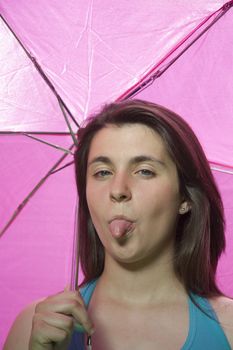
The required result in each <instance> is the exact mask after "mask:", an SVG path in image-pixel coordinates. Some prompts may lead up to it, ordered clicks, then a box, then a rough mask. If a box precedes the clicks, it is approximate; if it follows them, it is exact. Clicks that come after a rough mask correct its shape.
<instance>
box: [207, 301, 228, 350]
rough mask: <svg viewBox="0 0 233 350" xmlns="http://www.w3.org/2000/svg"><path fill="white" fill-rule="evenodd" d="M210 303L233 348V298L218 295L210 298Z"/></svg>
mask: <svg viewBox="0 0 233 350" xmlns="http://www.w3.org/2000/svg"><path fill="white" fill-rule="evenodd" d="M210 303H211V305H212V306H213V308H214V311H215V312H216V315H217V316H218V319H219V321H220V323H221V326H222V328H223V330H224V332H225V334H226V336H227V338H228V341H229V343H230V345H231V347H232V348H233V299H231V298H228V297H225V296H220V297H216V298H211V299H210Z"/></svg>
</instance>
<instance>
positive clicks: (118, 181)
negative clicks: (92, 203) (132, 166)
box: [110, 174, 132, 203]
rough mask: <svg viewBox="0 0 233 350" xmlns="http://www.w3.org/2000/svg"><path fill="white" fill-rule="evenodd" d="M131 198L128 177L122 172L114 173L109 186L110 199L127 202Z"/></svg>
mask: <svg viewBox="0 0 233 350" xmlns="http://www.w3.org/2000/svg"><path fill="white" fill-rule="evenodd" d="M131 198H132V193H131V189H130V184H129V179H128V178H127V176H125V175H123V174H118V175H115V176H114V178H113V179H112V183H111V188H110V199H111V200H112V201H113V202H118V203H121V202H127V201H129V200H130V199H131Z"/></svg>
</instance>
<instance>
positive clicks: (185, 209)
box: [179, 201, 191, 215]
mask: <svg viewBox="0 0 233 350" xmlns="http://www.w3.org/2000/svg"><path fill="white" fill-rule="evenodd" d="M190 210H191V204H190V203H189V202H188V201H183V202H182V203H181V205H180V208H179V214H181V215H183V214H186V213H187V212H189V211H190Z"/></svg>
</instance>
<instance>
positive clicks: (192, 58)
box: [0, 0, 233, 348]
mask: <svg viewBox="0 0 233 350" xmlns="http://www.w3.org/2000/svg"><path fill="white" fill-rule="evenodd" d="M224 3H225V1H210V0H196V1H192V2H189V1H185V0H182V1H179V2H176V3H175V2H173V1H170V0H165V1H162V2H161V1H151V0H150V1H149V0H144V1H142V0H140V1H138V0H137V1H136V0H135V1H134V0H132V1H123V0H121V1H117V2H116V1H112V0H110V1H106V0H104V1H103V0H101V1H100V0H95V1H94V0H92V1H91V0H90V1H81V0H79V1H77V0H76V1H72V0H69V1H66V2H65V3H64V2H61V1H58V0H51V1H49V2H48V1H45V0H37V1H34V0H33V1H30V2H29V1H26V0H19V1H10V0H0V12H1V15H2V16H3V17H4V19H5V20H6V21H7V23H8V24H9V25H10V26H11V28H12V29H13V30H14V32H15V33H16V35H17V36H18V37H19V39H20V40H21V41H22V43H23V45H24V46H25V47H26V49H27V50H28V51H29V52H30V53H31V55H32V56H34V57H35V58H36V60H37V62H38V63H39V65H40V66H41V67H42V69H43V71H44V72H45V74H46V75H47V77H48V79H49V80H50V81H51V83H52V84H53V86H54V87H55V89H56V91H57V93H58V94H59V95H60V97H61V98H62V100H63V101H64V103H65V104H66V105H67V107H68V108H69V110H70V111H71V113H72V114H73V115H74V117H75V119H76V120H77V121H79V122H82V120H83V119H85V118H86V117H87V116H88V115H89V114H90V113H92V112H93V111H95V110H97V109H98V108H99V107H100V106H101V105H102V104H103V103H104V102H106V101H113V100H115V99H117V98H119V97H120V96H122V95H124V94H125V92H126V91H128V90H130V89H131V88H132V87H133V86H134V85H135V84H137V83H139V82H140V81H142V80H143V78H144V77H146V76H150V75H151V74H153V73H154V72H155V71H156V70H157V69H158V68H159V69H162V68H163V67H164V65H165V64H167V63H168V62H169V61H170V60H171V59H172V58H173V57H175V55H176V54H177V53H178V52H180V51H181V49H183V48H184V47H185V45H187V43H188V42H190V41H191V40H192V39H193V38H194V37H195V36H196V35H198V34H199V33H200V31H201V30H202V29H203V28H205V27H206V26H207V25H208V24H209V23H210V22H211V21H212V20H213V19H214V18H216V16H217V15H218V13H219V11H218V10H219V9H220V8H221V7H222V6H223V5H224ZM231 3H232V2H231ZM216 11H217V12H216ZM215 12H216V13H215ZM232 15H233V10H232V9H230V10H229V11H228V12H227V13H226V14H225V15H224V16H223V17H222V18H220V20H219V21H218V22H217V23H216V24H215V25H214V26H212V27H211V28H210V30H208V31H207V32H206V33H205V34H204V35H203V36H202V37H201V38H200V39H199V40H198V41H197V42H196V43H195V44H193V45H192V46H191V47H190V48H189V49H188V50H187V51H186V52H185V53H184V54H183V55H182V56H181V57H180V58H179V59H178V60H177V61H176V62H175V63H174V64H173V65H172V66H171V67H170V68H169V69H168V70H167V71H166V72H165V73H164V74H163V75H162V76H161V77H159V78H158V79H156V80H155V82H154V84H153V85H151V86H149V87H147V88H146V89H145V90H143V91H142V92H140V93H139V94H138V95H136V96H135V97H136V98H142V99H147V100H150V101H155V102H157V103H160V104H163V105H165V106H167V107H169V108H171V109H173V110H175V111H176V112H178V113H179V114H181V115H182V116H183V117H184V118H185V119H186V120H187V121H188V122H189V124H190V125H191V126H192V127H193V129H194V131H195V132H196V134H197V136H198V138H199V139H200V141H201V143H202V145H203V148H204V150H205V152H206V154H207V157H208V159H209V161H210V165H211V167H212V169H213V173H214V176H215V178H216V181H217V183H218V186H219V189H220V191H221V193H222V196H223V200H224V207H225V211H226V222H227V231H226V238H227V249H226V252H225V254H224V255H223V257H222V259H221V261H220V264H219V268H218V283H219V285H220V286H221V288H222V289H223V291H224V292H225V293H226V294H228V295H230V296H233V269H232V263H231V262H232V258H233V248H232V247H233V244H232V243H233V237H232V231H233V220H232V207H233V204H232V198H233V176H232V175H233V138H232V130H233V118H232V112H233V104H232V101H233V90H232V86H233V66H232V65H233V64H232V62H233V42H232V40H230V36H231V33H232V29H233V25H232V23H233V18H232ZM210 16H212V17H211V18H209V17H210ZM204 22H205V23H204ZM199 26H200V28H199ZM193 31H194V33H193V35H192V36H190V38H188V36H189V35H190V34H192V32H193ZM184 39H185V40H184ZM182 41H184V43H183V45H182V46H180V47H179V44H181V43H182ZM0 48H1V50H0V132H2V133H1V134H0V159H1V165H0V183H1V190H0V203H1V205H0V230H1V229H3V228H4V226H5V225H6V223H7V222H8V220H9V218H10V217H11V216H12V214H13V213H14V212H15V211H16V209H17V207H18V206H19V205H20V204H21V203H22V202H23V200H24V198H25V197H26V196H27V195H28V193H30V191H31V190H32V189H33V188H34V186H35V185H36V184H37V183H38V182H39V181H40V179H41V178H43V177H44V176H45V175H46V174H47V173H48V171H49V170H50V169H51V168H52V167H53V166H54V164H55V163H56V162H57V161H58V159H59V158H61V157H62V156H63V151H61V150H57V149H54V148H52V147H50V146H48V145H45V144H42V143H40V142H38V141H35V140H32V139H30V138H28V137H27V136H25V135H22V134H20V132H28V133H30V132H31V133H33V132H37V133H38V134H37V135H35V136H37V137H39V138H41V139H43V140H45V141H47V142H51V143H54V144H56V145H59V146H61V147H63V148H66V149H68V148H69V147H70V146H71V145H72V138H71V136H70V135H68V128H67V125H66V123H65V121H64V118H63V115H62V112H61V110H60V108H59V106H58V102H57V99H56V97H55V95H54V94H53V92H52V91H51V90H50V88H49V87H48V86H47V84H46V83H45V81H44V80H43V79H42V77H41V76H40V75H39V73H38V71H37V70H36V69H35V67H34V65H33V63H32V62H31V60H30V59H29V58H28V56H27V55H26V53H25V52H24V50H23V49H22V47H21V46H20V45H19V43H18V42H17V40H16V39H15V37H14V36H13V35H12V34H11V32H10V31H9V29H8V28H7V26H6V24H5V23H4V22H3V21H0ZM71 124H72V127H73V130H74V131H75V132H76V129H77V127H76V126H75V124H74V123H73V122H71ZM3 132H5V134H3ZM11 132H14V133H12V134H10V133H11ZM70 161H72V155H68V156H67V157H66V158H65V159H64V160H63V162H62V163H61V165H60V166H62V165H64V164H66V163H68V162H70ZM76 201H77V198H76V189H75V183H74V171H73V167H72V166H69V167H66V168H65V169H63V170H61V171H59V172H56V173H54V174H52V175H51V176H49V178H48V179H47V180H46V181H45V182H44V184H43V185H42V186H41V187H40V188H39V190H38V191H36V192H35V194H34V195H33V196H32V197H31V199H30V200H29V201H28V203H27V204H26V205H25V207H24V208H23V209H22V210H21V211H20V213H19V215H18V216H17V218H16V219H15V220H14V221H13V223H12V224H11V225H10V226H9V228H8V229H7V230H6V232H5V233H4V234H3V235H2V237H1V241H0V293H1V298H0V348H1V346H2V344H3V341H4V339H5V336H6V334H7V332H8V329H9V327H10V325H11V323H12V322H13V320H14V318H15V316H16V314H17V313H18V312H19V311H20V310H21V309H22V308H23V307H24V306H25V305H26V304H28V303H29V302H31V301H33V300H35V299H37V298H40V297H42V296H46V295H48V294H51V293H55V292H57V291H59V290H62V289H63V288H64V286H65V285H66V284H67V283H68V282H70V280H71V275H72V264H73V255H74V248H73V247H74V241H75V238H74V237H75V207H76Z"/></svg>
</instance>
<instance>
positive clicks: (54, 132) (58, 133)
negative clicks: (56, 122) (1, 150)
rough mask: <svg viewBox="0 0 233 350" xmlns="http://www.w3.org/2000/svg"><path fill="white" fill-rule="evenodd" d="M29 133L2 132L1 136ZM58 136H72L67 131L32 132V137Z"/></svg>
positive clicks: (25, 132)
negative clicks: (33, 135)
mask: <svg viewBox="0 0 233 350" xmlns="http://www.w3.org/2000/svg"><path fill="white" fill-rule="evenodd" d="M27 133H28V131H0V135H23V134H27ZM32 134H35V135H58V136H64V135H67V136H68V135H70V133H69V132H68V131H67V132H65V131H30V135H32Z"/></svg>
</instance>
